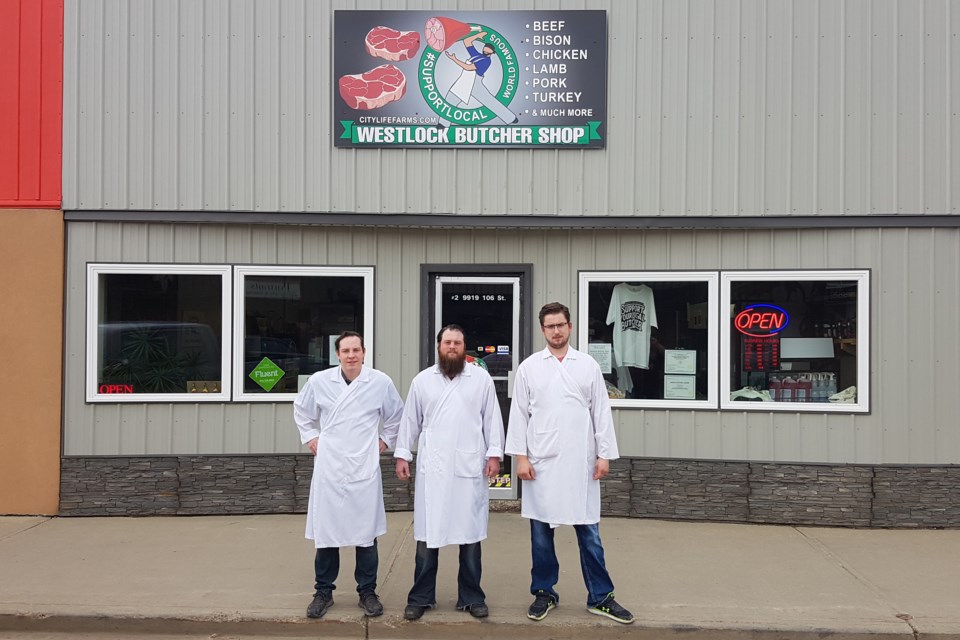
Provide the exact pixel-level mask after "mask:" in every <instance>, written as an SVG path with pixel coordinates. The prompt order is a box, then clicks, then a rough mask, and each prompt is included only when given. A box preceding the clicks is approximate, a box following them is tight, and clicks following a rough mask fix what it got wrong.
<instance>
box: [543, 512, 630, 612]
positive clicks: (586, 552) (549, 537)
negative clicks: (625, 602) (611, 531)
mask: <svg viewBox="0 0 960 640" xmlns="http://www.w3.org/2000/svg"><path fill="white" fill-rule="evenodd" d="M573 528H574V529H575V530H576V532H577V544H578V545H579V547H580V570H581V571H582V572H583V583H584V584H585V585H586V587H587V606H588V607H593V606H596V605H598V604H600V603H601V602H603V601H604V600H605V599H606V598H607V596H609V595H610V594H611V593H613V582H612V581H611V580H610V574H609V573H607V566H606V563H605V562H604V560H603V543H601V542H600V526H599V525H596V524H575V525H573ZM530 551H531V553H532V554H533V569H532V570H531V571H530V575H531V578H532V580H531V581H530V593H532V594H534V595H536V594H537V593H538V592H539V591H544V592H546V593H549V594H550V595H552V596H553V598H554V599H555V600H556V601H557V602H559V601H560V595H559V594H557V592H556V591H555V590H554V587H555V586H556V584H557V581H558V580H559V579H560V563H559V562H557V551H556V548H555V547H554V545H553V529H552V528H550V525H549V524H547V523H546V522H540V521H539V520H534V519H532V518H531V519H530Z"/></svg>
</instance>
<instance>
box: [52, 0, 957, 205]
mask: <svg viewBox="0 0 960 640" xmlns="http://www.w3.org/2000/svg"><path fill="white" fill-rule="evenodd" d="M389 4H390V8H391V9H418V10H422V9H430V8H432V7H433V6H434V3H431V2H427V1H426V0H423V1H414V0H408V1H406V2H404V1H397V2H391V3H389ZM587 4H588V5H589V7H590V8H601V9H603V8H605V9H606V10H607V12H608V37H609V45H608V46H609V49H608V51H609V67H608V78H609V90H608V96H607V100H608V114H609V115H608V123H607V132H608V140H607V148H606V150H603V151H573V150H560V151H557V150H553V151H551V150H537V151H532V150H514V151H506V150H495V149H490V150H475V149H468V150H432V151H431V150H419V149H418V150H389V149H386V150H371V149H363V150H346V149H343V150H337V149H334V147H333V142H332V136H333V135H335V133H334V132H333V131H332V127H333V124H332V117H331V104H332V101H333V99H334V97H333V92H334V86H335V79H334V78H332V77H331V67H332V64H331V55H332V44H331V36H332V23H333V5H331V4H330V3H326V2H310V1H308V0H284V1H283V2H280V1H277V0H273V1H270V0H202V1H200V2H195V1H193V0H162V1H161V0H143V1H140V2H123V1H119V0H66V3H65V34H64V37H65V73H64V89H65V90H64V155H63V165H64V172H63V176H64V184H63V201H64V208H65V209H85V210H104V209H114V210H125V209H138V210H184V211H191V210H209V211H241V210H242V211H265V212H281V211H284V212H285V211H290V212H297V211H309V212H335V213H419V214H430V213H453V214H470V215H498V214H537V215H546V216H557V215H561V216H579V215H601V216H602V215H642V216H671V217H672V216H677V217H682V216H687V215H690V216H694V215H696V216H704V215H716V216H756V215H790V214H813V215H867V214H885V213H886V214H898V213H900V214H906V213H913V214H956V213H957V212H958V202H960V179H958V173H957V172H958V169H960V157H958V155H960V127H958V126H957V121H958V114H957V109H956V105H957V104H958V102H960V76H958V74H960V47H958V46H957V38H956V33H957V31H958V30H960V2H958V0H845V1H842V2H810V1H809V0H793V1H790V0H773V1H767V0H740V1H738V2H704V1H702V0H700V1H698V0H678V1H676V2H674V1H666V2H665V1H663V0H639V1H637V2H633V1H630V2H627V1H619V2H614V1H612V0H608V1H607V2H591V3H584V2H557V1H556V0H554V1H553V2H546V3H532V2H508V1H506V0H504V1H501V2H478V1H473V2H460V3H457V4H456V8H457V10H470V9H477V10H482V9H488V10H489V9H532V8H534V7H536V8H537V9H555V8H560V9H576V8H584V7H585V6H586V5H587ZM338 7H340V8H345V9H347V8H359V9H375V8H383V6H382V3H369V2H346V3H338Z"/></svg>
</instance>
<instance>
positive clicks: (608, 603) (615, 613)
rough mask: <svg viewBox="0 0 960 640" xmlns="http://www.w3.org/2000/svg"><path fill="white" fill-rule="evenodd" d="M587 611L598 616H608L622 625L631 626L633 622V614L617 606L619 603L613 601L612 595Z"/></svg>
mask: <svg viewBox="0 0 960 640" xmlns="http://www.w3.org/2000/svg"><path fill="white" fill-rule="evenodd" d="M587 611H589V612H590V613H595V614H596V615H598V616H606V617H608V618H610V619H611V620H616V621H617V622H619V623H621V624H630V623H631V622H633V614H632V613H630V612H629V611H627V610H626V609H624V608H623V607H621V606H620V605H619V604H617V601H616V600H614V599H613V594H612V593H611V594H610V595H609V596H607V598H606V599H605V600H604V601H603V602H601V603H600V604H598V605H595V606H592V607H587Z"/></svg>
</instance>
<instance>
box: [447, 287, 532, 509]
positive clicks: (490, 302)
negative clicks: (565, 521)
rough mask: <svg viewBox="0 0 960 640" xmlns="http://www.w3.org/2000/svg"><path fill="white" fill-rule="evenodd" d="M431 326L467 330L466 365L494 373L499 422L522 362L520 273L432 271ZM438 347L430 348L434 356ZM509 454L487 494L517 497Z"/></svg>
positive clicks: (497, 497) (508, 411)
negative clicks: (433, 301) (434, 277)
mask: <svg viewBox="0 0 960 640" xmlns="http://www.w3.org/2000/svg"><path fill="white" fill-rule="evenodd" d="M435 282H436V285H435V286H436V289H435V298H434V300H435V304H434V318H433V332H432V335H433V336H434V337H435V336H436V335H437V332H438V331H439V330H440V327H443V326H445V325H448V324H458V325H460V326H461V327H463V329H464V331H465V333H466V336H465V337H466V352H467V362H468V366H469V365H470V364H472V365H474V366H478V367H481V368H483V369H486V370H487V372H488V373H489V374H490V377H491V378H493V384H494V387H495V388H496V390H497V399H498V400H499V402H500V412H501V415H502V416H503V424H504V426H506V424H507V418H508V416H509V414H510V396H511V395H512V392H513V375H514V372H515V371H516V370H517V366H518V365H519V364H520V359H521V353H520V278H519V277H514V276H444V275H438V276H436V281H435ZM435 358H436V352H434V359H435ZM515 477H516V475H515V473H514V470H513V460H512V459H511V458H510V457H509V456H507V457H505V458H504V461H503V464H502V465H501V468H500V475H498V476H497V477H496V478H495V479H493V480H491V481H490V497H491V498H494V499H498V500H510V499H515V498H516V497H517V485H518V484H519V483H517V482H514V478H515Z"/></svg>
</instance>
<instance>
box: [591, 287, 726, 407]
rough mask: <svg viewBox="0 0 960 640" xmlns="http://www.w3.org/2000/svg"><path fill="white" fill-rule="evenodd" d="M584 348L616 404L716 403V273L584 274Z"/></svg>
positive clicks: (674, 405) (705, 405)
mask: <svg viewBox="0 0 960 640" xmlns="http://www.w3.org/2000/svg"><path fill="white" fill-rule="evenodd" d="M579 288H580V295H579V298H580V306H579V311H580V313H579V318H578V320H577V323H578V325H579V326H578V329H577V330H578V336H579V344H580V345H581V347H580V348H581V350H584V351H587V352H588V353H590V355H592V356H593V357H594V359H595V360H596V361H597V362H598V363H599V364H600V368H601V371H602V372H603V376H604V380H605V381H606V384H607V395H608V396H609V397H610V399H611V404H612V405H613V406H625V407H651V408H653V407H660V408H671V407H678V408H680V407H682V408H714V409H715V408H716V406H717V399H716V391H715V390H716V368H717V367H716V361H715V355H714V354H715V353H716V340H717V330H716V322H715V321H714V319H715V318H716V317H717V313H716V309H717V274H716V273H715V272H650V271H609V272H581V273H580V287H579Z"/></svg>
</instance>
